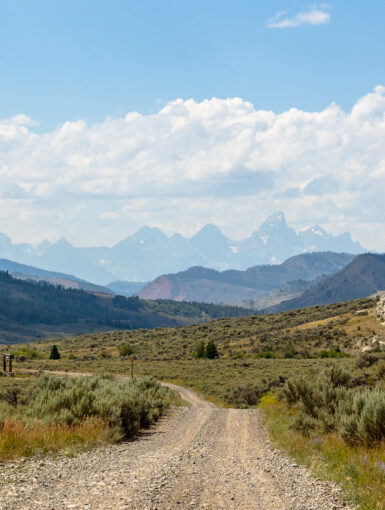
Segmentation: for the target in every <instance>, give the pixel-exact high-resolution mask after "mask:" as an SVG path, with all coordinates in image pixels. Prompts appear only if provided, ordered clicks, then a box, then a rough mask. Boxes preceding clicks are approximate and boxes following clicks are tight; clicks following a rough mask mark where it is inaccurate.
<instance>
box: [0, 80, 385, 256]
mask: <svg viewBox="0 0 385 510" xmlns="http://www.w3.org/2000/svg"><path fill="white" fill-rule="evenodd" d="M384 139H385V87H382V86H378V87H376V88H375V89H374V91H373V92H371V93H369V94H367V95H366V96H364V97H363V98H361V99H359V100H358V101H357V103H356V104H355V105H354V107H353V108H352V111H350V112H344V111H343V110H342V109H341V108H340V107H339V106H338V105H336V104H331V105H330V106H329V107H327V108H325V109H324V110H323V111H320V112H306V111H301V110H298V109H291V110H288V111H286V112H283V113H280V114H276V113H274V112H272V111H265V110H256V109H255V108H254V107H253V105H252V104H251V103H248V102H246V101H243V100H242V99H240V98H232V99H217V98H212V99H206V100H204V101H201V102H196V101H194V100H192V99H190V100H182V99H177V100H175V101H171V102H170V103H168V104H167V105H165V106H164V107H163V108H162V109H161V110H160V111H159V112H157V113H154V114H151V115H141V114H139V113H136V112H131V113H129V114H127V115H126V116H125V117H122V118H108V119H106V120H105V121H103V122H100V123H96V124H92V125H87V123H86V122H84V121H82V120H79V121H76V122H66V123H64V124H63V125H62V126H60V127H59V128H58V129H56V130H54V131H52V132H48V133H45V134H37V133H36V132H34V129H33V124H31V121H30V119H28V118H27V117H23V116H18V118H17V121H15V118H13V119H5V120H2V121H0V179H1V181H0V182H1V186H0V231H3V232H6V233H7V234H8V235H10V236H11V237H13V238H16V239H17V240H28V241H30V240H31V238H32V239H36V240H41V238H42V237H44V236H45V235H47V236H48V237H50V236H51V238H52V237H54V236H55V235H56V236H57V237H60V236H61V235H66V236H68V237H69V239H70V240H71V241H73V242H75V243H77V244H87V243H94V244H98V243H104V242H114V241H117V240H119V239H120V238H122V237H124V236H125V235H127V234H129V233H131V232H132V231H134V230H136V229H137V228H138V227H140V226H142V225H144V224H150V225H157V226H159V227H161V228H163V229H165V230H166V231H167V232H168V233H172V232H175V231H182V232H183V233H185V234H190V233H192V232H194V231H195V230H197V229H198V228H199V227H200V226H202V225H203V224H204V223H207V222H213V223H216V224H218V225H219V226H220V227H222V228H223V229H224V231H225V232H226V233H227V234H228V235H232V236H233V237H235V238H236V237H241V236H243V235H246V234H249V233H250V232H251V231H252V230H253V229H255V228H256V227H257V226H258V225H259V222H260V221H261V220H263V219H264V217H266V216H267V215H268V214H270V213H271V212H273V211H274V210H277V209H282V210H284V211H285V212H286V213H287V216H288V219H289V222H291V223H292V224H293V225H295V226H296V227H298V228H299V227H302V226H306V225H309V224H311V223H319V224H321V225H323V226H324V227H325V228H329V230H332V231H333V232H335V233H338V232H342V231H345V230H348V231H351V232H352V233H353V235H354V237H355V238H356V239H357V238H358V239H360V240H361V242H362V243H363V244H364V245H366V246H367V247H368V248H377V249H385V235H384V234H383V233H382V232H385V229H384V226H385V225H384V223H385V222H384V219H383V218H384V208H383V197H382V191H383V190H384V189H385V145H384V143H383V140H384Z"/></svg>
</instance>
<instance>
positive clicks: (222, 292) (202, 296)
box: [136, 252, 355, 304]
mask: <svg viewBox="0 0 385 510" xmlns="http://www.w3.org/2000/svg"><path fill="white" fill-rule="evenodd" d="M354 257H355V255H352V254H348V253H333V252H320V253H306V254H302V255H296V256H294V257H291V258H289V259H287V260H286V261H285V262H283V263H282V264H276V265H262V266H253V267H250V268H248V269H247V270H245V271H241V270H234V269H231V270H226V271H216V270H214V269H209V268H205V267H199V266H198V267H191V268H189V269H188V270H186V271H182V272H179V273H176V274H167V275H162V276H159V277H158V278H156V279H155V280H154V281H152V282H150V283H149V284H147V285H146V286H145V287H144V288H143V289H142V290H140V291H139V292H137V294H136V295H137V296H139V297H140V298H141V299H172V300H176V301H199V302H207V303H224V304H229V303H236V302H240V301H244V300H253V299H261V298H263V297H265V296H268V295H269V294H270V293H271V291H276V289H279V288H281V287H282V286H285V285H286V286H287V287H286V288H284V289H282V290H281V295H280V299H279V300H283V299H285V297H286V299H287V298H288V297H292V296H293V293H294V295H295V296H297V295H298V294H301V292H303V291H304V290H305V289H307V288H309V287H310V286H311V285H312V284H315V282H314V280H315V279H319V278H320V277H325V276H327V275H330V274H333V273H336V272H338V271H339V270H341V269H342V268H343V267H345V266H346V265H347V264H348V263H349V262H351V261H352V260H353V259H354ZM317 281H318V280H317ZM289 282H290V283H291V284H290V286H288V283H289Z"/></svg>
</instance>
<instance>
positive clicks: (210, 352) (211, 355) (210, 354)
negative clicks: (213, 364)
mask: <svg viewBox="0 0 385 510" xmlns="http://www.w3.org/2000/svg"><path fill="white" fill-rule="evenodd" d="M205 355H206V358H208V359H215V358H219V353H218V349H217V346H216V345H215V343H214V342H213V341H212V340H210V341H209V342H208V343H207V345H206V352H205Z"/></svg>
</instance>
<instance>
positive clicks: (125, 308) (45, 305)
mask: <svg viewBox="0 0 385 510" xmlns="http://www.w3.org/2000/svg"><path fill="white" fill-rule="evenodd" d="M248 314H250V312H249V311H248V310H244V309H242V308H236V307H221V306H214V305H208V304H202V303H183V304H181V303H177V304H174V303H173V302H167V301H166V302H163V301H160V302H154V303H148V302H146V301H143V300H140V299H139V298H137V297H131V298H127V297H123V296H112V295H106V294H92V293H89V292H85V291H84V290H79V289H65V288H64V287H61V286H53V285H50V284H48V283H46V282H38V283H32V282H28V281H24V280H19V279H15V278H13V277H12V276H11V275H10V274H8V273H7V272H1V271H0V343H12V342H19V341H25V340H28V339H37V338H41V337H47V336H62V335H65V334H76V333H79V334H80V333H85V332H91V331H98V330H107V329H136V328H154V327H165V326H167V327H173V326H177V325H186V324H192V323H196V322H203V321H206V320H210V319H211V318H216V317H232V316H239V315H248Z"/></svg>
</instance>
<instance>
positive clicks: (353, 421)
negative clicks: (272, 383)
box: [282, 365, 385, 444]
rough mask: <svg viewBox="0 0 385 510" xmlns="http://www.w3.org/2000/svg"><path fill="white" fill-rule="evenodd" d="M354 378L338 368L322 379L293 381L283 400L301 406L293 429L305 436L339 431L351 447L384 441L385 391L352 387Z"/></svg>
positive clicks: (289, 384) (286, 389)
mask: <svg viewBox="0 0 385 510" xmlns="http://www.w3.org/2000/svg"><path fill="white" fill-rule="evenodd" d="M349 383H350V375H349V374H348V373H347V372H346V371H345V370H343V369H342V368H341V367H338V366H336V365H334V366H332V367H329V368H326V369H324V370H323V371H321V372H320V373H319V374H318V375H316V376H315V375H314V374H313V375H309V376H307V377H306V376H303V377H295V378H291V379H289V380H288V381H287V382H286V384H285V386H284V388H283V390H282V396H283V398H284V399H285V400H286V402H287V403H288V404H290V405H292V404H296V403H297V404H298V406H299V407H298V414H297V416H296V417H295V419H294V420H293V424H292V426H293V427H294V428H296V429H297V430H299V431H301V432H302V433H303V434H305V435H309V433H310V432H311V431H314V430H319V431H321V432H330V431H332V430H337V431H338V432H339V434H340V435H341V437H342V438H343V439H344V440H345V441H346V442H349V443H365V444H371V443H373V442H377V441H381V440H382V439H384V438H385V391H383V390H381V389H379V388H376V389H374V390H371V389H369V388H366V389H365V390H360V389H357V388H351V387H349Z"/></svg>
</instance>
